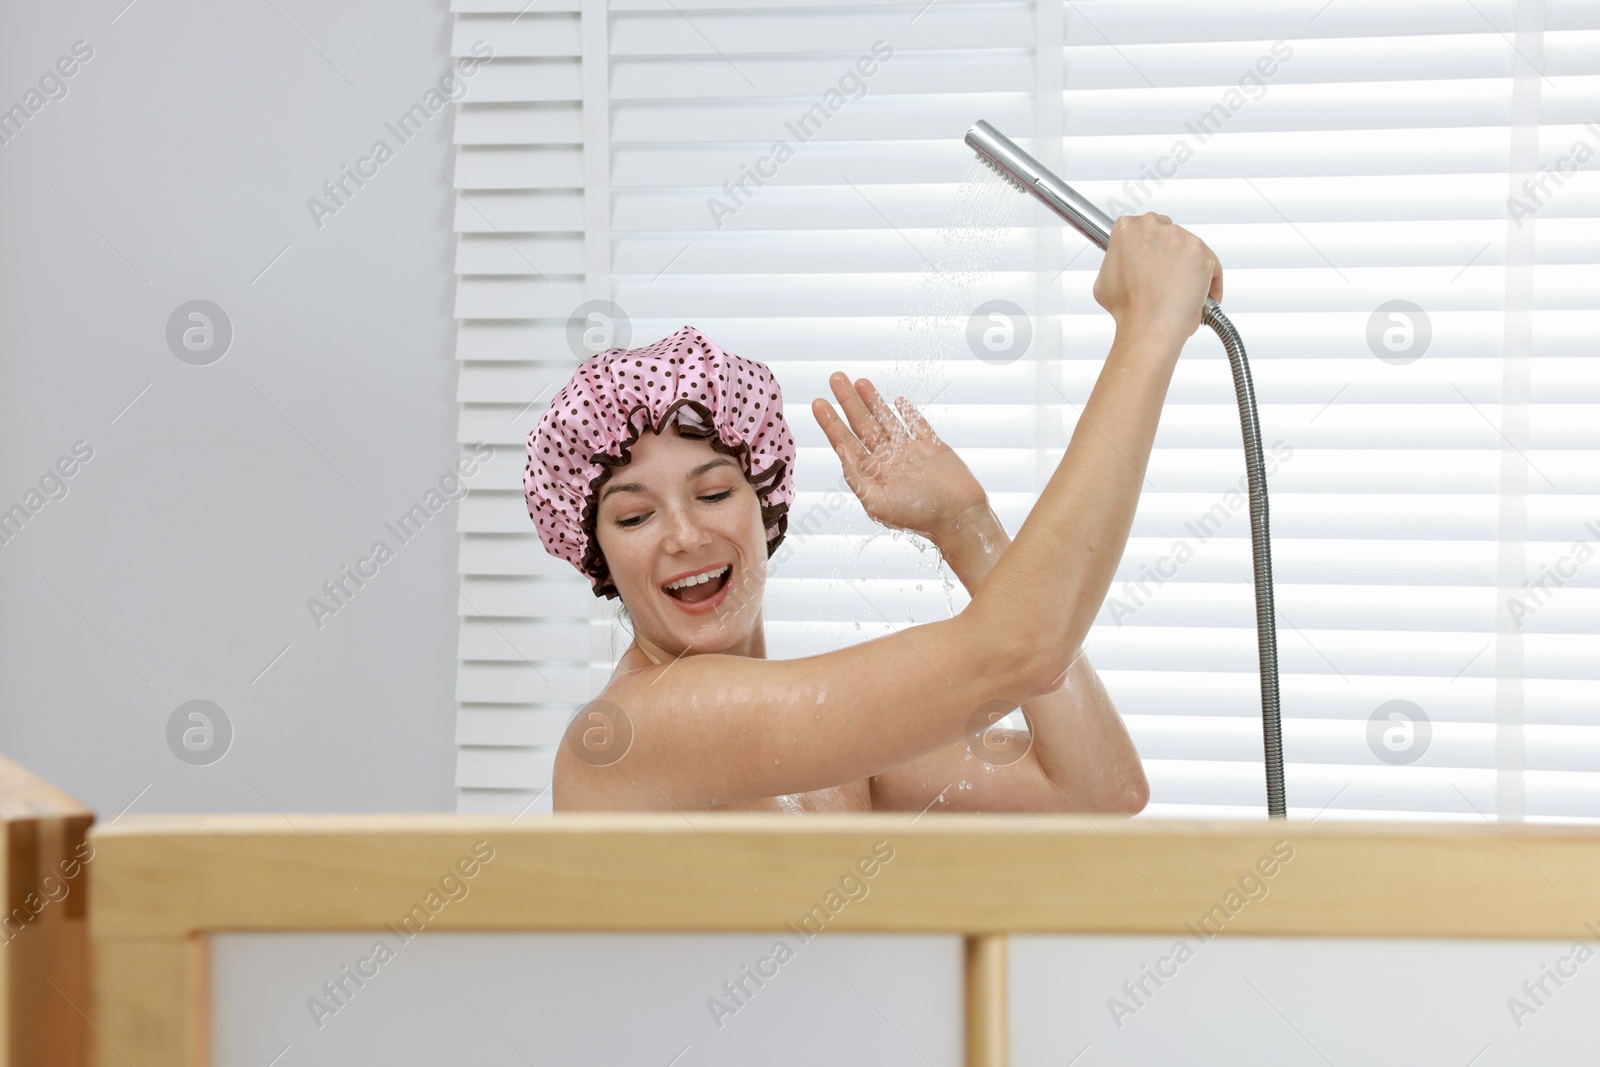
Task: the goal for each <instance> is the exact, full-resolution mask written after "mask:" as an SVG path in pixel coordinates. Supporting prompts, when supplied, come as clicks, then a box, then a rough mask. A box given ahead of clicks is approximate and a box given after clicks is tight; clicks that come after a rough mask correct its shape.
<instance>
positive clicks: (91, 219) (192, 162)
mask: <svg viewBox="0 0 1600 1067" xmlns="http://www.w3.org/2000/svg"><path fill="white" fill-rule="evenodd" d="M125 4H126V0H93V2H84V3H73V4H7V5H5V7H4V8H3V9H0V108H9V107H10V106H11V105H12V104H14V103H19V102H25V94H26V93H27V92H28V90H29V89H30V88H32V87H34V86H35V85H36V83H37V79H38V78H39V77H40V76H41V75H43V74H45V73H46V71H47V70H48V69H49V68H50V67H51V65H52V64H53V63H54V62H55V61H56V60H57V59H58V57H61V56H63V55H67V54H68V53H70V51H71V49H72V46H73V44H74V42H76V41H80V40H81V41H85V42H87V45H88V46H89V47H91V48H92V49H93V57H92V59H90V60H89V61H87V62H86V63H84V64H82V65H81V67H79V68H78V69H77V70H76V71H75V73H74V74H73V76H72V77H71V78H70V79H68V80H66V82H65V84H66V86H67V90H68V91H67V94H66V96H64V97H62V98H61V99H57V100H53V101H50V102H48V103H46V104H45V105H44V106H43V107H42V108H40V110H39V111H38V113H37V114H34V115H32V117H31V118H30V119H29V120H28V121H27V122H26V124H25V125H23V127H22V128H21V131H20V132H19V133H16V134H15V135H14V136H12V137H11V139H10V140H9V141H8V142H7V143H5V144H0V510H8V509H10V508H11V507H12V506H13V505H15V504H19V503H20V504H23V505H24V506H25V507H26V504H27V502H28V498H27V494H28V492H29V490H30V489H33V488H36V485H37V482H38V480H39V479H40V477H41V475H43V474H45V472H46V471H47V469H48V468H49V467H50V466H51V465H52V464H53V463H54V462H55V461H56V460H57V459H58V457H61V456H63V455H66V454H68V453H69V452H70V451H71V449H72V447H73V445H74V443H75V442H78V441H84V442H87V445H88V447H90V448H92V449H93V458H92V459H90V460H89V461H88V462H87V463H86V464H84V465H82V466H81V467H80V468H78V469H77V470H76V471H75V473H74V474H73V476H72V477H71V478H70V479H66V480H65V485H66V487H67V493H66V495H65V496H63V497H60V498H59V499H56V500H53V501H50V502H48V503H46V504H45V505H44V506H43V507H42V508H40V509H39V510H38V512H37V514H33V515H31V517H30V518H28V520H27V521H26V523H25V524H24V525H23V526H22V528H21V529H20V531H15V532H12V531H10V530H9V529H7V530H6V532H7V533H8V534H9V535H10V539H9V540H8V541H7V542H6V543H3V544H0V752H4V753H5V754H6V755H8V756H10V757H11V758H13V759H17V760H19V761H21V762H22V763H24V764H26V765H28V766H30V767H32V768H33V769H35V770H37V771H38V772H40V773H42V774H43V775H45V776H46V777H47V778H49V779H51V780H53V781H55V782H57V783H59V784H61V785H62V786H64V787H65V788H67V789H69V790H70V791H72V792H73V793H75V794H77V795H78V796H79V797H80V798H82V799H83V800H84V801H85V802H87V803H89V804H90V805H92V806H94V807H95V808H96V809H97V810H99V811H100V813H101V818H102V820H104V819H106V818H109V817H110V816H111V815H113V814H115V813H116V812H117V811H118V810H120V809H121V808H122V807H123V806H124V805H126V804H128V803H129V802H130V801H132V800H133V799H134V798H135V797H136V796H139V794H140V792H141V790H143V789H145V787H146V786H147V785H148V786H149V789H148V791H147V792H144V793H143V795H142V796H139V799H138V802H137V805H136V807H135V808H134V810H136V811H159V810H270V807H269V805H276V806H277V807H279V808H282V809H283V810H285V811H293V810H296V809H301V810H307V809H355V810H370V809H411V810H417V809H426V810H439V809H446V810H448V809H453V807H454V792H453V782H452V778H453V764H454V750H453V746H452V740H453V738H452V733H453V722H454V717H455V704H454V695H453V678H454V674H455V642H456V637H457V621H456V594H455V592H454V591H453V589H452V587H451V585H450V584H448V583H447V580H446V579H447V576H453V574H454V571H455V554H456V543H457V536H456V533H455V513H456V509H457V506H458V505H457V504H455V503H453V502H452V503H447V504H446V505H445V506H444V507H443V508H442V510H440V511H439V512H438V513H437V514H435V515H432V516H431V518H430V519H429V521H428V523H427V524H426V525H425V526H424V527H423V529H422V530H421V532H420V533H419V534H418V535H417V536H416V538H415V539H414V540H412V541H410V543H408V544H405V545H401V543H400V542H399V540H398V538H396V537H395V536H394V535H393V534H392V533H389V532H388V531H387V530H386V529H385V526H384V523H385V521H386V520H389V521H392V520H394V519H395V518H397V517H398V516H399V515H400V514H401V513H402V512H404V511H406V510H407V509H408V508H410V507H411V505H412V504H414V503H418V502H421V501H422V500H423V497H424V494H425V493H426V492H427V491H428V490H429V488H430V487H433V486H434V485H435V483H436V482H437V480H438V479H439V477H440V476H441V475H442V474H444V473H445V472H447V471H449V470H450V469H452V466H453V464H454V463H455V462H456V459H457V457H458V456H459V455H460V454H461V449H460V448H459V447H458V446H457V445H456V444H455V439H456V432H455V421H456V420H455V410H456V405H455V401H454V392H455V379H456V373H455V365H454V360H453V323H452V319H451V306H452V294H453V286H454V282H453V278H452V275H451V269H452V252H453V248H454V239H453V236H452V234H451V213H452V200H453V197H454V193H453V192H452V190H451V187H450V185H449V182H448V179H449V177H450V163H451V160H452V158H453V154H454V153H453V151H452V150H451V148H450V134H451V126H452V123H453V118H454V116H453V113H452V110H453V109H451V108H445V109H443V110H441V111H440V112H439V113H438V114H437V115H434V116H432V117H431V119H430V120H429V122H428V123H426V124H425V125H424V126H423V129H422V132H421V133H420V134H419V135H418V136H416V138H415V139H413V140H411V141H410V142H409V143H407V144H404V145H403V146H400V147H398V151H397V152H396V154H395V156H394V158H393V159H392V160H391V161H389V162H388V163H386V164H385V165H384V166H382V167H381V168H379V170H378V173H377V174H376V175H375V176H374V177H373V178H372V179H371V180H369V181H368V182H367V183H366V185H365V186H364V187H362V188H360V189H356V190H355V194H354V195H353V196H352V197H351V198H349V199H348V201H347V202H346V203H345V205H344V207H343V208H342V209H341V210H339V211H338V212H337V214H335V215H333V216H330V217H326V218H323V219H322V220H321V221H322V225H321V227H320V228H319V227H318V226H317V225H316V224H315V223H314V221H313V218H312V214H311V212H310V211H309V210H308V208H307V203H306V202H307V199H308V198H309V197H311V196H313V195H318V194H319V192H320V189H321V186H322V184H323V182H324V181H326V180H328V179H330V178H334V177H338V176H339V169H340V166H341V165H342V164H348V165H353V164H354V163H355V162H356V160H357V158H358V157H360V156H362V155H364V154H366V153H367V151H368V150H369V148H370V147H371V145H372V143H373V142H374V141H375V140H376V139H378V138H380V137H382V138H384V139H386V140H388V141H389V142H390V144H391V145H392V146H399V145H400V142H399V141H398V139H397V138H396V137H395V136H394V135H393V134H391V133H389V132H387V131H386V129H385V127H384V123H385V122H386V121H388V120H392V119H394V118H396V117H397V116H398V115H399V114H400V113H402V112H404V111H405V110H406V109H407V108H408V107H409V106H410V105H412V104H413V103H416V102H418V101H419V100H420V99H421V98H422V97H423V95H424V94H425V93H426V91H427V90H428V88H429V87H430V86H432V85H434V84H435V83H436V82H437V80H438V78H439V77H440V75H441V74H443V73H445V72H446V71H448V70H449V69H450V61H449V58H448V46H449V35H450V27H451V19H450V15H449V13H448V5H447V4H446V3H445V2H444V0H412V2H411V3H405V4H394V3H377V2H373V0H360V2H345V3H340V4H337V5H324V4H317V3H312V2H310V0H271V2H270V3H268V2H262V3H248V4H220V5H219V4H206V3H200V2H196V0H136V2H135V3H134V4H133V5H132V6H131V7H126V8H125ZM6 132H7V134H8V135H9V134H10V132H11V128H10V127H7V128H6ZM351 188H354V187H353V186H351ZM69 202H70V203H69ZM286 247H287V251H286V252H283V250H284V249H285V248H286ZM280 252H283V255H282V257H281V258H279V259H277V260H276V262H273V260H274V257H276V256H278V255H279V253H280ZM269 263H271V264H272V266H271V267H270V269H266V268H267V267H268V264H269ZM264 269H266V270H265V273H264V274H263V273H262V272H263V270H264ZM196 298H203V299H206V300H210V301H213V302H215V303H216V304H218V305H219V306H220V307H221V308H222V309H223V310H224V311H225V312H226V314H227V315H228V317H229V318H230V320H231V322H232V325H233V330H234V336H233V340H232V344H231V347H230V349H229V350H228V351H227V353H226V354H225V356H224V357H223V358H221V359H220V360H219V361H216V362H214V363H212V364H210V365H206V366H196V365H191V364H190V363H186V362H184V361H181V360H180V359H178V358H177V357H176V356H175V355H174V353H173V351H171V350H169V346H168V343H167V340H166V329H167V322H168V319H169V316H171V314H172V313H173V311H174V309H175V308H177V307H178V305H180V304H181V303H183V302H185V301H189V300H192V299H196ZM135 397H137V398H138V399H137V400H136V401H135ZM130 401H134V402H133V403H132V405H131V406H128V405H129V403H130ZM124 408H126V410H124ZM119 413H120V414H119ZM113 420H114V421H113ZM35 503H37V501H35ZM380 538H381V539H383V540H385V541H387V542H388V543H389V545H390V547H391V548H393V549H395V550H396V551H395V555H394V558H393V559H392V560H390V561H389V562H388V563H386V564H384V565H383V566H381V567H380V568H379V570H378V573H377V575H376V576H375V577H374V578H372V580H371V581H370V582H368V584H367V585H366V586H365V587H364V588H361V589H359V590H358V591H357V593H356V595H355V596H354V597H352V598H350V599H349V601H348V602H347V604H346V606H344V607H343V608H342V609H341V610H339V611H338V613H337V614H336V615H334V616H332V617H329V618H326V619H324V620H323V625H322V627H321V628H320V629H318V628H317V627H316V626H315V625H314V624H313V620H312V616H311V612H310V611H309V610H308V608H307V604H306V602H307V600H308V598H310V597H312V596H316V595H319V593H320V587H321V585H322V583H323V582H324V581H325V580H329V579H331V578H334V577H336V576H337V573H338V571H339V569H340V567H341V566H343V565H345V564H351V565H354V564H355V563H356V561H357V559H358V558H359V557H361V556H362V555H364V554H365V553H366V552H367V551H368V550H369V548H370V547H371V546H372V544H373V542H374V541H376V540H378V539H380ZM285 649H287V651H285ZM280 652H282V653H283V654H282V656H281V658H277V659H276V661H275V662H274V660H275V657H278V656H279V653H280ZM269 664H272V666H271V668H270V669H267V668H268V665H269ZM263 671H265V673H263ZM192 699H205V700H210V701H213V702H215V703H216V704H217V705H218V706H219V707H221V708H222V709H223V710H224V712H225V713H226V714H227V716H228V718H229V719H230V720H231V722H232V724H233V728H234V737H233V740H232V743H231V748H230V750H229V751H228V752H227V754H226V756H225V757H224V758H223V759H221V760H220V761H217V762H215V763H212V764H210V765H206V766H194V765H189V764H186V763H185V762H183V761H181V760H180V759H178V758H177V757H176V756H175V755H174V753H173V751H171V750H170V749H169V745H168V741H167V726H168V720H169V717H170V716H171V715H172V713H173V712H174V710H175V709H177V708H178V706H179V705H181V704H183V703H184V702H186V701H189V700H192ZM213 751H214V750H213Z"/></svg>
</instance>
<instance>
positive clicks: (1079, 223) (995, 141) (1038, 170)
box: [966, 119, 1111, 251]
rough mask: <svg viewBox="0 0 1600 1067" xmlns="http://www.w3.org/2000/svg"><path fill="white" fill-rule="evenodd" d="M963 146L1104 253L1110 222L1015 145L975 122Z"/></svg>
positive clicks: (1075, 191)
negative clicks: (1058, 216)
mask: <svg viewBox="0 0 1600 1067" xmlns="http://www.w3.org/2000/svg"><path fill="white" fill-rule="evenodd" d="M966 142H967V144H968V145H969V146H970V147H971V148H972V149H973V150H974V151H975V152H977V153H978V158H979V159H981V160H983V163H984V165H985V166H987V167H988V168H989V169H990V170H992V171H994V172H995V173H996V174H998V175H1000V177H1001V178H1003V179H1005V181H1006V182H1007V183H1009V184H1010V185H1011V187H1012V188H1014V189H1016V190H1018V191H1019V192H1024V193H1031V194H1033V195H1034V196H1036V197H1038V198H1039V200H1040V201H1041V202H1042V203H1043V204H1044V206H1045V207H1047V208H1049V209H1050V210H1051V211H1054V212H1055V213H1056V214H1057V215H1060V216H1061V217H1062V219H1064V220H1066V223H1067V225H1069V226H1071V227H1072V228H1073V229H1075V230H1077V231H1078V232H1079V233H1081V234H1083V235H1084V236H1085V237H1087V238H1088V239H1089V240H1090V241H1093V242H1094V243H1095V244H1096V245H1097V246H1099V247H1100V249H1101V250H1102V251H1104V249H1105V247H1106V246H1107V245H1108V244H1110V243H1111V218H1110V216H1108V215H1107V214H1106V213H1105V212H1104V211H1101V210H1100V209H1099V208H1097V207H1095V206H1094V204H1093V203H1091V202H1090V201H1089V200H1088V199H1086V198H1085V197H1084V196H1082V195H1081V194H1080V193H1079V192H1078V191H1077V190H1076V189H1074V188H1073V187H1072V186H1070V185H1068V184H1067V183H1066V182H1064V181H1062V180H1061V179H1060V178H1057V177H1056V176H1055V175H1054V174H1051V173H1050V172H1049V171H1048V170H1046V169H1045V168H1044V167H1043V166H1042V165H1041V164H1040V163H1039V161H1038V160H1036V159H1034V158H1033V157H1032V156H1030V155H1028V153H1026V152H1024V151H1023V150H1022V149H1020V148H1018V147H1017V144H1016V142H1015V141H1013V140H1011V139H1010V138H1009V137H1007V136H1006V135H1005V134H1003V133H1001V132H1000V131H999V130H997V129H995V128H994V127H993V126H991V125H989V124H988V123H987V122H985V121H983V120H982V119H979V120H978V121H977V122H976V123H974V124H973V126H972V129H970V130H968V131H967V137H966Z"/></svg>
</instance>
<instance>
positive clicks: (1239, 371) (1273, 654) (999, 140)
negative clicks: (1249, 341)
mask: <svg viewBox="0 0 1600 1067" xmlns="http://www.w3.org/2000/svg"><path fill="white" fill-rule="evenodd" d="M966 143H967V145H968V146H970V147H971V148H972V149H974V150H975V151H976V152H977V153H978V158H979V159H981V160H983V162H984V164H985V165H986V166H988V167H989V169H990V170H992V171H994V172H995V173H996V174H998V175H1000V177H1001V178H1003V179H1005V181H1006V182H1007V183H1009V184H1010V185H1011V186H1012V187H1013V188H1015V189H1017V190H1018V191H1019V192H1024V193H1030V194H1032V195H1033V196H1035V197H1037V198H1038V199H1039V200H1040V201H1041V202H1042V203H1043V204H1044V205H1045V207H1047V208H1049V209H1050V210H1051V211H1053V212H1055V213H1056V214H1057V215H1059V216H1061V218H1062V219H1063V220H1064V221H1065V222H1066V223H1067V225H1069V226H1071V227H1072V228H1073V229H1075V230H1077V231H1078V232H1079V233H1081V234H1083V235H1084V236H1085V237H1087V238H1088V239H1089V240H1090V241H1092V242H1093V243H1094V244H1095V245H1097V246H1099V248H1100V250H1101V251H1105V249H1106V246H1108V245H1109V244H1110V243H1111V218H1110V217H1109V216H1108V215H1106V213H1105V212H1103V211H1101V210H1100V209H1099V208H1098V207H1096V206H1095V205H1094V204H1093V203H1091V202H1090V201H1089V200H1087V199H1085V198H1084V197H1083V196H1082V195H1081V194H1079V193H1078V191H1077V190H1076V189H1074V188H1072V186H1070V185H1068V184H1067V183H1066V182H1064V181H1062V180H1061V179H1060V178H1058V177H1056V176H1055V175H1054V174H1052V173H1051V172H1050V171H1048V170H1046V169H1045V168H1044V167H1043V166H1041V165H1040V163H1039V161H1038V160H1036V159H1034V158H1033V157H1032V156H1030V155H1028V153H1026V152H1024V151H1023V150H1022V149H1021V148H1018V147H1017V145H1016V142H1014V141H1012V140H1011V139H1010V138H1008V137H1006V136H1005V134H1003V133H1001V132H1000V131H999V130H997V129H995V128H994V127H993V126H991V125H989V124H988V123H987V122H985V121H983V120H982V119H979V120H978V121H977V123H975V124H974V125H973V127H972V129H970V130H968V131H967V136H966ZM1204 322H1205V324H1206V325H1207V326H1209V327H1211V328H1212V329H1213V330H1215V331H1216V334H1217V337H1218V338H1219V339H1220V340H1221V341H1222V347H1223V348H1224V349H1225V350H1226V351H1227V353H1228V365H1229V366H1230V367H1231V368H1232V369H1233V388H1234V392H1235V393H1236V394H1238V398H1239V425H1240V427H1241V429H1242V430H1243V432H1244V465H1245V474H1246V475H1247V477H1248V478H1249V485H1250V546H1251V551H1252V555H1253V556H1254V562H1255V588H1256V644H1257V647H1258V650H1259V654H1260V662H1261V734H1262V747H1263V749H1264V751H1265V756H1266V770H1267V815H1268V816H1270V817H1271V818H1274V819H1282V818H1284V817H1285V816H1286V811H1285V808H1284V797H1283V732H1282V727H1281V722H1280V717H1279V711H1278V630H1277V612H1276V609H1274V607H1273V603H1272V543H1271V533H1270V531H1269V530H1268V527H1267V474H1266V469H1265V467H1264V465H1263V463H1262V460H1261V424H1260V422H1259V420H1258V419H1257V417H1256V393H1255V386H1254V385H1253V384H1251V381H1250V364H1249V362H1248V361H1247V360H1246V359H1245V354H1244V342H1243V341H1241V340H1240V339H1239V333H1238V331H1237V330H1235V329H1234V328H1233V323H1231V322H1229V321H1228V317H1227V316H1226V315H1224V314H1223V313H1222V308H1221V306H1220V305H1218V303H1217V302H1216V301H1215V300H1213V299H1211V297H1209V296H1208V297H1206V310H1205V318H1204Z"/></svg>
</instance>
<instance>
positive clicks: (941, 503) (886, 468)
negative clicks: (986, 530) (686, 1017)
mask: <svg viewBox="0 0 1600 1067" xmlns="http://www.w3.org/2000/svg"><path fill="white" fill-rule="evenodd" d="M828 385H829V386H830V387H832V389H833V395H834V397H835V398H836V399H837V400H838V401H839V406H840V407H841V408H843V409H844V416H845V419H848V420H849V425H848V426H846V425H845V422H844V420H842V419H840V418H839V416H838V414H837V413H836V412H835V411H834V410H833V405H832V404H830V403H828V402H827V401H826V400H823V399H822V398H821V397H818V398H817V399H816V400H813V401H812V402H811V413H812V414H813V415H815V416H816V419H817V424H818V425H819V426H821V427H822V432H823V433H825V434H826V435H827V436H828V443H829V444H831V445H833V450H834V451H835V452H837V453H838V454H839V462H840V464H841V465H842V466H843V467H844V478H845V484H847V485H849V486H850V489H851V491H852V492H854V493H855V494H856V496H857V498H859V499H860V501H861V506H862V507H864V508H865V509H866V511H867V514H868V515H870V516H871V517H872V518H873V519H874V520H876V521H878V522H881V523H883V524H884V525H885V526H892V527H895V528H897V529H901V530H911V531H913V532H916V533H920V534H924V535H926V536H928V537H930V538H932V539H933V540H934V541H935V542H936V543H937V542H938V541H939V540H940V538H941V537H943V536H944V535H945V534H947V533H948V532H949V531H950V530H951V529H952V528H953V525H954V523H955V522H956V520H957V519H958V518H960V517H961V515H962V514H963V513H964V512H966V511H968V510H969V509H972V508H974V507H980V506H985V505H987V503H988V499H989V498H988V494H986V493H985V492H984V491H983V486H982V485H980V484H978V479H977V478H975V477H973V475H972V471H970V470H968V469H967V465H966V464H965V463H963V462H962V461H961V457H960V456H958V455H956V453H955V450H954V449H952V448H951V447H950V446H949V445H947V444H945V443H944V442H943V441H941V440H940V439H939V435H938V434H936V433H934V432H933V427H932V426H929V425H928V423H927V420H925V419H924V418H923V417H922V415H921V413H920V412H918V411H917V409H916V407H915V406H914V405H913V404H912V403H911V402H910V401H909V400H907V399H906V398H905V397H903V396H902V397H897V398H896V399H895V407H894V408H891V407H890V406H889V405H888V404H887V403H886V402H885V401H884V399H883V397H882V396H880V395H879V394H878V390H877V389H876V388H875V387H874V386H873V384H872V383H871V382H870V381H868V380H867V379H865V378H861V379H859V380H857V381H856V383H855V385H854V386H853V387H852V386H851V384H850V379H849V378H847V377H845V375H844V374H843V373H841V372H839V371H835V372H834V373H833V374H832V375H831V376H830V377H829V378H828ZM896 411H898V412H899V417H896ZM902 420H903V421H902Z"/></svg>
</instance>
